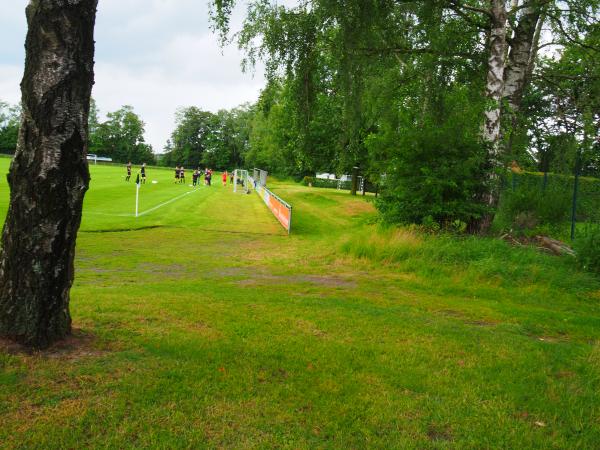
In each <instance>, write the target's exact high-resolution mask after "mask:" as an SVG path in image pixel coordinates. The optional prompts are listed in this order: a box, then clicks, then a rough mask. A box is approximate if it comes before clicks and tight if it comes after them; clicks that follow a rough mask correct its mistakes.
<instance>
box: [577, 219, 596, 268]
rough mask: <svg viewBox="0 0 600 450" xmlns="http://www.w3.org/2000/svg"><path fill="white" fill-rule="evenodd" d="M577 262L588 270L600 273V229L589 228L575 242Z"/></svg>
mask: <svg viewBox="0 0 600 450" xmlns="http://www.w3.org/2000/svg"><path fill="white" fill-rule="evenodd" d="M574 247H575V252H576V253H577V261H578V262H579V264H580V265H581V266H582V267H583V268H584V269H586V270H590V271H592V272H596V273H600V227H599V226H593V227H588V228H586V229H585V231H584V232H583V233H582V235H581V237H579V238H577V239H576V240H575V242H574Z"/></svg>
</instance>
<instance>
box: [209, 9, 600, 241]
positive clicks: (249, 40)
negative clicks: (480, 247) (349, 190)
mask: <svg viewBox="0 0 600 450" xmlns="http://www.w3.org/2000/svg"><path fill="white" fill-rule="evenodd" d="M235 3H236V2H235V0H220V1H218V2H214V7H213V11H212V19H213V23H214V24H215V26H216V28H217V29H218V30H219V31H220V33H221V37H222V39H223V42H224V43H227V42H229V37H228V32H229V29H228V24H229V15H230V13H231V11H232V8H233V6H234V4H235ZM598 6H599V2H598V0H561V1H556V0H513V1H510V2H508V1H504V0H486V1H483V0H443V1H432V0H422V1H421V0H416V1H408V2H398V1H392V0H349V1H344V2H341V1H330V0H307V1H305V2H300V3H299V4H298V5H297V6H293V7H286V6H282V5H279V4H277V2H270V1H262V0H260V1H259V0H256V1H251V2H250V4H249V7H248V14H247V17H246V19H245V22H244V25H243V27H242V30H241V31H240V32H238V33H236V34H235V39H236V41H237V44H238V46H240V47H241V48H243V49H245V51H246V60H245V64H246V65H250V66H251V65H252V64H254V63H255V62H256V61H257V60H258V59H262V60H263V61H264V63H265V64H266V67H267V78H268V83H267V86H266V87H265V88H264V90H263V92H262V95H261V98H260V100H259V102H258V104H257V107H256V109H255V115H254V117H253V119H252V128H251V132H250V144H249V152H248V156H249V157H250V158H253V159H254V160H255V161H258V164H259V165H260V166H261V167H265V168H266V169H271V170H272V171H273V170H274V171H276V172H277V171H281V172H285V173H288V174H293V175H302V174H308V173H314V172H315V171H318V170H324V171H335V172H337V173H348V172H349V171H350V169H351V168H352V167H354V166H358V167H359V168H360V170H361V172H362V174H363V175H364V176H366V177H367V178H368V179H370V180H371V181H372V182H379V181H380V180H381V175H383V174H385V185H384V186H383V191H382V194H383V195H382V197H381V200H380V201H379V203H378V207H379V209H380V211H381V212H382V214H383V216H384V217H385V218H386V219H388V220H390V221H393V222H409V223H424V222H430V221H433V222H437V223H438V224H440V225H442V226H444V225H447V224H451V223H454V222H456V221H459V222H462V223H464V224H467V225H468V228H469V229H470V230H472V231H483V230H486V229H487V228H489V226H490V223H491V221H492V220H493V214H494V211H495V208H496V206H497V204H498V200H499V195H500V192H499V186H500V182H501V178H502V175H503V174H504V173H506V171H507V168H508V167H510V166H511V164H512V162H513V161H515V162H516V163H517V164H518V165H519V166H520V167H522V168H526V169H532V170H546V171H555V172H563V173H569V172H570V173H572V172H573V170H574V168H575V166H576V165H578V166H579V167H580V168H581V169H582V170H583V171H585V172H586V173H588V174H595V175H598V174H599V172H600V165H599V155H600V142H599V138H598V136H599V127H600V20H599V19H600V16H599V14H598Z"/></svg>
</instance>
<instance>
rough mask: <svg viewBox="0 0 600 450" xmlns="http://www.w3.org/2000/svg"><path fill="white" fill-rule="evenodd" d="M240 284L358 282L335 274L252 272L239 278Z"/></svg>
mask: <svg viewBox="0 0 600 450" xmlns="http://www.w3.org/2000/svg"><path fill="white" fill-rule="evenodd" d="M237 283H238V284H239V285H240V286H256V285H260V284H294V283H309V284H313V285H318V286H326V287H340V288H355V287H356V282H355V281H353V280H347V279H344V278H340V277H335V276H322V275H268V274H251V275H250V276H249V278H245V279H243V280H239V281H238V282H237Z"/></svg>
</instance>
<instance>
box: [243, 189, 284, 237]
mask: <svg viewBox="0 0 600 450" xmlns="http://www.w3.org/2000/svg"><path fill="white" fill-rule="evenodd" d="M248 178H249V179H250V183H252V186H255V190H256V193H257V194H258V195H259V196H260V198H262V200H263V202H265V205H267V207H268V208H269V209H270V210H271V212H272V213H273V215H274V216H275V218H276V219H277V220H278V221H279V223H280V224H281V225H282V226H283V228H285V229H286V230H287V232H288V234H290V233H291V231H292V206H291V205H290V204H289V203H288V202H286V201H285V200H283V199H281V198H280V197H279V196H277V195H276V194H273V193H272V192H271V191H270V190H268V189H267V188H266V187H264V186H261V185H260V184H259V183H258V182H255V180H254V178H252V177H248Z"/></svg>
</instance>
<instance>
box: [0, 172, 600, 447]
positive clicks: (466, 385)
mask: <svg viewBox="0 0 600 450" xmlns="http://www.w3.org/2000/svg"><path fill="white" fill-rule="evenodd" d="M120 175H121V171H119V170H117V169H114V168H102V167H98V168H94V167H93V168H92V177H93V182H92V187H91V190H90V192H89V193H88V196H87V197H86V203H85V211H84V220H83V225H82V232H81V233H80V235H79V240H78V247H77V262H76V268H77V279H76V283H75V286H74V288H73V291H72V313H73V317H74V325H75V327H76V328H77V329H78V330H79V331H77V334H78V336H79V339H78V340H76V342H78V344H77V345H79V347H77V348H76V349H75V350H70V351H55V352H54V353H48V354H41V355H33V356H26V355H12V354H7V353H6V352H0V386H1V387H2V389H0V445H2V446H4V447H7V448H12V447H22V448H72V447H106V448H127V447H138V448H139V447H159V448H173V447H191V448H197V447H225V448H256V447H259V448H265V447H267V448H268V447H283V448H367V447H368V448H461V449H463V448H490V447H492V448H494V447H495V448H499V447H501V448H540V449H546V448H594V447H597V444H598V442H600V423H599V419H598V417H599V415H598V413H599V409H600V345H599V342H600V341H599V339H600V307H599V301H600V286H599V284H598V282H597V280H596V279H594V278H593V277H592V276H590V275H588V274H585V273H581V272H579V271H578V270H577V269H575V268H574V266H573V265H572V264H571V263H570V261H568V260H567V259H561V258H555V257H551V256H547V255H544V254H541V253H538V252H537V251H535V250H532V249H514V248H510V247H509V246H508V245H506V244H505V243H503V242H497V241H494V240H488V239H475V238H465V239H457V238H452V237H444V236H441V237H434V236H429V235H422V234H419V233H416V232H411V231H406V230H382V229H379V228H378V227H377V226H375V225H372V224H371V223H372V222H373V219H374V217H375V212H374V211H373V208H372V206H371V205H370V204H369V203H367V202H365V200H364V199H362V198H352V197H350V196H349V195H348V194H346V193H343V192H339V191H335V190H329V189H316V188H314V189H310V188H306V187H303V186H299V185H295V184H287V183H279V184H278V183H274V184H272V185H271V188H272V189H273V190H274V191H275V192H276V193H277V194H279V195H281V197H282V198H284V199H286V200H287V201H289V202H290V203H291V204H292V205H293V206H294V218H293V233H292V236H291V237H287V236H286V234H285V231H284V230H283V229H281V227H280V226H279V224H278V223H277V222H276V221H275V219H274V218H273V217H272V216H271V215H270V213H269V212H268V211H267V209H266V207H265V206H264V204H263V203H262V202H261V201H260V199H259V198H258V197H257V196H256V195H255V194H252V195H243V194H237V195H236V194H233V193H232V192H231V189H230V188H229V187H228V189H223V188H222V187H220V183H215V186H213V187H211V188H205V187H201V188H199V189H198V190H197V191H196V192H193V193H191V194H186V195H184V196H183V197H182V198H181V199H180V200H178V201H176V202H173V203H170V204H167V205H165V206H163V207H161V208H159V209H157V210H155V211H154V212H151V213H148V214H146V215H144V216H142V217H140V218H138V219H135V218H132V217H129V216H123V215H119V214H130V213H131V212H132V209H131V208H132V205H133V203H132V200H133V195H134V193H135V192H134V188H133V186H127V187H124V185H125V183H124V182H123V181H122V178H119V177H120ZM153 175H154V174H152V173H150V174H149V179H150V180H151V179H153V178H154V177H153ZM169 176H170V175H168V174H166V173H165V175H164V179H163V178H160V179H158V181H159V183H158V184H156V185H149V186H147V187H145V188H142V196H145V197H144V198H145V201H146V204H145V206H144V208H142V211H144V210H147V209H150V208H152V207H154V206H156V205H158V204H160V203H161V202H164V201H166V200H167V199H168V198H169V197H170V198H173V197H176V196H179V195H182V194H183V193H184V192H185V191H189V190H190V188H189V187H187V186H176V185H173V184H172V183H171V180H170V178H169ZM156 177H159V175H158V173H157V174H156ZM215 178H216V181H218V177H215ZM2 183H3V184H2V186H1V187H2V189H3V191H2V192H1V193H2V194H3V195H4V198H5V199H6V198H7V195H6V187H5V181H2ZM144 189H145V191H144ZM151 189H155V191H151ZM159 197H160V198H159ZM5 203H6V200H4V203H3V204H5ZM110 214H117V215H110ZM125 229H130V230H132V231H115V230H125ZM111 230H112V232H111ZM98 231H108V232H98Z"/></svg>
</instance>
